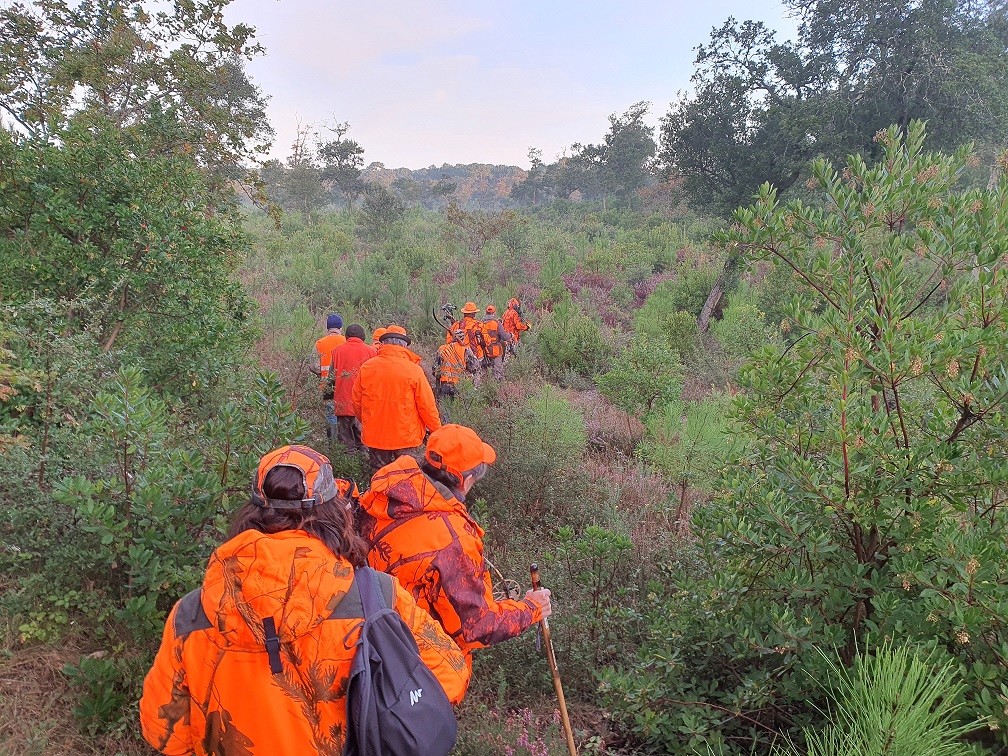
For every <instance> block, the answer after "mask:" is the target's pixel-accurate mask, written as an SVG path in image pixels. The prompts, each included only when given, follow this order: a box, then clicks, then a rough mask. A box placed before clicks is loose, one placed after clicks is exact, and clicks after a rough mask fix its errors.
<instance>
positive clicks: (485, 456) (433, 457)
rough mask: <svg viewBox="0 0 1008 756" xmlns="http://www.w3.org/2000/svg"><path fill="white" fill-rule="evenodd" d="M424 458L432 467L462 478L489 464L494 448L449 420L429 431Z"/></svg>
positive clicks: (459, 478)
mask: <svg viewBox="0 0 1008 756" xmlns="http://www.w3.org/2000/svg"><path fill="white" fill-rule="evenodd" d="M424 458H425V459H426V460H427V461H428V462H429V463H430V464H431V466H432V467H435V468H437V469H438V470H444V471H446V472H449V473H451V474H452V475H454V476H455V477H456V478H458V480H459V482H462V479H463V478H465V476H466V475H468V474H469V473H471V472H472V471H473V470H475V469H476V468H477V467H479V466H480V465H483V464H486V465H492V464H493V463H494V462H495V461H496V460H497V452H495V451H494V449H493V447H492V446H490V444H487V443H484V442H483V440H482V439H481V438H480V437H479V436H477V435H476V431H474V430H473V429H472V428H467V427H466V426H464V425H454V424H449V425H442V426H441V427H440V428H438V429H437V430H436V431H434V432H433V433H431V434H430V436H429V437H428V439H427V451H426V452H425V454H424Z"/></svg>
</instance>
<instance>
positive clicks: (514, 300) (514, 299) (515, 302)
mask: <svg viewBox="0 0 1008 756" xmlns="http://www.w3.org/2000/svg"><path fill="white" fill-rule="evenodd" d="M519 304H521V303H520V302H519V301H518V297H511V299H509V300H508V307H515V306H517V305H519Z"/></svg>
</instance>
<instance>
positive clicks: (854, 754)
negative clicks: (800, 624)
mask: <svg viewBox="0 0 1008 756" xmlns="http://www.w3.org/2000/svg"><path fill="white" fill-rule="evenodd" d="M936 656H938V655H937V654H934V653H932V654H930V655H922V654H920V653H917V652H916V651H913V650H911V649H909V648H907V647H906V646H899V647H894V646H893V645H892V643H891V642H890V641H886V642H885V643H883V644H882V645H881V646H880V647H879V648H878V649H877V650H876V652H875V653H874V654H871V655H868V656H865V655H859V656H858V657H857V660H856V661H855V662H854V665H853V667H851V669H850V670H847V669H845V668H843V667H841V666H838V665H837V663H836V662H835V661H833V660H832V659H830V658H829V657H826V656H825V655H824V659H825V660H826V662H827V665H828V668H829V670H830V677H829V679H828V681H827V682H826V687H827V689H828V690H829V691H830V697H831V698H832V699H833V702H834V706H833V711H832V713H831V716H830V723H829V724H828V725H827V727H826V728H825V729H824V730H823V731H822V732H813V731H810V730H805V732H804V735H805V741H806V743H807V753H808V756H885V754H890V753H905V754H928V756H966V755H967V754H969V753H971V752H972V749H970V748H969V747H967V746H964V745H963V744H962V742H961V740H960V738H961V737H962V736H963V735H965V734H966V733H968V732H969V731H970V730H971V729H973V725H966V726H960V725H957V724H956V719H957V716H956V715H957V712H958V711H959V710H960V709H961V708H962V693H963V684H962V681H961V680H959V679H958V678H957V676H956V674H955V665H954V663H952V662H951V661H949V660H945V661H944V662H943V663H938V662H937V660H936V658H935V657H936ZM785 754H787V755H788V756H790V755H793V756H800V754H801V752H800V751H799V750H798V749H796V748H794V747H793V746H792V747H790V748H788V749H787V751H786V752H785V750H784V749H781V754H780V756H785Z"/></svg>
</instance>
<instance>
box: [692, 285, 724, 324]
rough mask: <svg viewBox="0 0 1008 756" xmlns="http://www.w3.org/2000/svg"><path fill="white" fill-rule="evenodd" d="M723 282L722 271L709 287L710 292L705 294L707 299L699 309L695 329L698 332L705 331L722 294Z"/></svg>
mask: <svg viewBox="0 0 1008 756" xmlns="http://www.w3.org/2000/svg"><path fill="white" fill-rule="evenodd" d="M724 282H725V273H724V272H722V273H721V275H720V276H718V278H717V281H715V282H714V285H713V286H712V287H711V290H710V294H708V295H707V301H706V302H704V306H703V309H702V310H700V317H699V318H697V331H699V332H700V333H707V328H708V327H709V326H710V320H711V316H712V315H713V314H714V308H715V307H717V306H718V304H719V303H720V302H721V297H722V296H724Z"/></svg>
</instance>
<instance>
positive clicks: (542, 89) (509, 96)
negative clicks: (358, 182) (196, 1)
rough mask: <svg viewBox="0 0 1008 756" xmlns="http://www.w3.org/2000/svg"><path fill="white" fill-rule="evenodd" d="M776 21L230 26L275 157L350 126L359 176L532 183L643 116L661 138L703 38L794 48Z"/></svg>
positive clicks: (426, 20) (632, 18)
mask: <svg viewBox="0 0 1008 756" xmlns="http://www.w3.org/2000/svg"><path fill="white" fill-rule="evenodd" d="M784 12H785V11H784V9H783V7H782V5H781V3H780V2H779V0H754V1H753V2H750V3H740V2H737V1H736V2H728V1H727V0H707V2H703V1H702V0H700V1H698V2H684V1H683V0H675V1H674V2H659V1H658V0H622V2H587V1H586V2H576V3H570V4H567V3H564V4H561V3H556V2H550V0H539V1H538V2H535V1H533V0H508V1H507V2H504V1H503V0H501V1H500V2H485V1H482V0H469V1H468V2H419V1H414V2H409V1H408V0H373V1H372V2H370V3H363V2H355V3H346V2H326V0H287V1H286V2H279V1H278V0H235V2H234V3H233V5H232V6H231V8H230V9H229V11H228V18H229V20H230V21H231V22H232V23H234V22H236V21H243V22H245V23H249V24H251V25H253V26H255V27H256V28H257V30H258V36H259V39H260V41H261V42H262V43H263V44H264V45H265V47H266V49H267V53H266V56H265V57H262V58H259V59H257V60H256V61H254V62H253V63H252V64H251V66H250V71H251V74H252V76H253V78H254V80H255V81H256V83H257V84H258V85H259V86H260V87H261V88H262V89H263V91H264V92H266V94H268V95H270V97H271V98H272V99H271V100H270V105H269V116H270V119H271V121H272V123H273V126H274V128H275V129H276V132H277V138H276V143H275V145H274V156H275V157H279V158H283V157H285V156H286V154H287V151H288V147H289V145H290V143H291V141H292V140H293V137H294V134H295V130H296V127H297V124H298V123H299V122H300V123H306V124H322V123H325V122H331V121H332V120H336V121H349V123H350V127H351V130H350V134H349V136H350V137H351V138H353V139H356V140H357V141H358V142H360V143H361V145H362V146H363V147H364V160H365V163H366V164H367V163H371V162H372V161H380V162H382V163H384V164H385V165H386V166H388V167H390V168H396V167H406V168H414V169H415V168H423V167H427V166H429V165H441V164H442V163H475V162H480V163H506V164H510V165H520V166H522V167H528V157H527V153H528V149H529V147H531V146H535V147H538V148H540V149H541V150H542V151H543V157H544V159H545V160H547V162H550V161H553V160H555V159H556V158H557V157H559V156H560V155H562V154H563V152H564V150H565V149H567V148H568V147H569V146H570V145H571V144H572V143H574V142H598V141H600V140H601V139H602V138H603V136H604V134H605V132H606V130H607V129H608V126H609V122H608V116H609V114H610V113H614V112H618V113H622V112H623V111H624V110H626V109H627V108H628V107H629V106H630V105H632V104H634V103H635V102H638V101H640V100H648V101H650V102H651V103H652V109H651V123H652V124H654V125H657V122H658V119H659V118H660V117H661V116H662V115H663V114H664V113H665V112H667V110H668V107H669V103H670V102H672V100H674V99H675V96H676V92H677V91H678V90H681V89H687V88H688V87H689V78H690V75H691V73H692V69H693V59H694V56H695V53H694V51H693V48H694V47H695V46H696V45H697V44H700V43H702V42H705V41H706V40H707V39H708V37H709V35H710V31H711V28H712V27H714V26H720V25H721V24H722V23H723V22H724V21H725V20H726V19H727V18H728V17H729V16H735V17H736V18H752V19H756V20H762V21H764V22H766V24H767V25H768V26H769V27H771V28H773V29H778V30H780V35H779V36H781V37H787V36H792V35H793V32H794V26H795V22H794V20H793V19H790V18H786V17H785V16H784Z"/></svg>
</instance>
